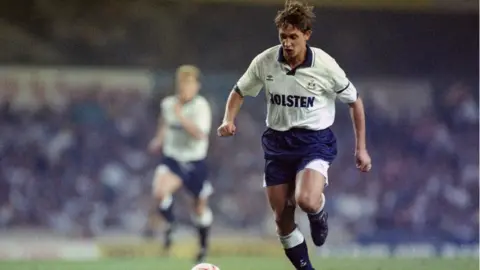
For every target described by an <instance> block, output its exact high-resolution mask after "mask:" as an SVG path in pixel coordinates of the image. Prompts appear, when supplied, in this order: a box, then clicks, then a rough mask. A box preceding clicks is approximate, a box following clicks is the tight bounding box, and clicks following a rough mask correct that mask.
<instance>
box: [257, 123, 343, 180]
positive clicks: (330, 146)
mask: <svg viewBox="0 0 480 270" xmlns="http://www.w3.org/2000/svg"><path fill="white" fill-rule="evenodd" d="M262 147H263V151H264V157H265V185H266V186H275V185H280V184H285V183H290V182H292V181H295V177H296V174H297V173H298V172H299V171H301V170H303V169H304V168H305V166H307V164H308V163H310V162H311V161H313V160H318V159H321V160H324V161H326V162H328V163H329V164H331V163H332V162H333V160H334V159H335V157H336V156H337V140H336V138H335V135H334V134H333V132H332V130H331V129H330V128H327V129H323V130H308V129H301V128H292V129H290V130H287V131H276V130H273V129H270V128H269V129H267V130H266V131H265V132H264V133H263V135H262Z"/></svg>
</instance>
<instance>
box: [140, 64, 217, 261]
mask: <svg viewBox="0 0 480 270" xmlns="http://www.w3.org/2000/svg"><path fill="white" fill-rule="evenodd" d="M199 77H200V71H199V69H198V68H197V67H195V66H191V65H184V66H180V67H179V68H178V69H177V72H176V91H177V92H176V95H174V96H168V97H166V98H165V99H163V100H162V102H161V113H160V117H159V124H158V130H157V134H156V135H155V137H154V138H153V139H152V141H151V142H150V145H149V150H150V151H151V152H153V153H156V152H158V151H159V150H160V148H161V149H162V155H163V158H162V162H161V164H160V165H159V166H158V167H157V169H156V171H155V175H154V179H153V187H152V192H153V197H154V206H155V208H156V212H158V213H160V215H161V216H162V217H163V219H164V220H165V221H166V222H167V224H168V226H167V229H166V230H165V234H164V248H165V250H166V251H168V250H169V249H170V247H171V245H172V233H173V232H174V229H175V225H176V221H175V216H174V213H173V197H172V195H173V194H174V193H175V192H176V191H177V190H178V189H179V188H181V187H182V186H183V187H185V188H186V189H187V190H188V192H189V193H190V194H191V195H192V196H193V198H194V205H193V214H192V221H193V223H194V225H195V226H196V227H197V230H198V236H199V242H200V251H199V253H198V256H197V258H196V261H197V262H201V261H203V260H204V258H205V256H206V252H207V244H208V243H207V240H208V239H207V238H208V232H209V229H210V225H211V224H212V220H213V215H212V211H211V210H210V208H209V207H208V197H209V196H210V195H211V194H212V192H213V188H212V186H211V184H210V183H209V182H208V181H207V177H208V171H207V166H206V162H205V158H206V156H207V151H208V145H209V141H208V137H209V132H210V128H211V119H212V116H211V109H210V106H209V104H208V102H207V100H206V99H205V98H204V97H203V96H201V95H199V94H198V91H199V90H200V82H199ZM152 231H153V230H152V227H151V225H150V224H149V226H148V227H147V230H146V234H151V233H152Z"/></svg>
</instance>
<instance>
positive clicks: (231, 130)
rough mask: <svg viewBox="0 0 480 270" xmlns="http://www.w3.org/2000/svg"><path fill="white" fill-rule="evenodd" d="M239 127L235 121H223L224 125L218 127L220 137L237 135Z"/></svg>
mask: <svg viewBox="0 0 480 270" xmlns="http://www.w3.org/2000/svg"><path fill="white" fill-rule="evenodd" d="M236 129H237V127H235V124H234V123H233V122H223V123H222V125H221V126H220V127H219V128H218V129H217V134H218V136H220V137H228V136H233V135H235V131H236Z"/></svg>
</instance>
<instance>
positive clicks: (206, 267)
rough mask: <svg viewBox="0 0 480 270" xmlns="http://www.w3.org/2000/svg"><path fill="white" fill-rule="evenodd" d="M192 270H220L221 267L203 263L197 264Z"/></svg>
mask: <svg viewBox="0 0 480 270" xmlns="http://www.w3.org/2000/svg"><path fill="white" fill-rule="evenodd" d="M192 270H220V268H218V266H215V265H213V264H210V263H201V264H197V265H195V266H194V267H193V268H192Z"/></svg>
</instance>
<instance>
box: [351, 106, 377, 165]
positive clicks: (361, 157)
mask: <svg viewBox="0 0 480 270" xmlns="http://www.w3.org/2000/svg"><path fill="white" fill-rule="evenodd" d="M349 106H350V116H351V118H352V122H353V130H354V133H355V162H356V166H357V168H358V169H359V170H360V171H362V172H368V171H370V169H371V168H372V159H371V158H370V155H369V154H368V152H367V142H366V136H365V110H364V107H363V101H362V99H361V98H360V97H358V98H357V100H356V101H355V102H353V103H350V104H349Z"/></svg>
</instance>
